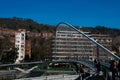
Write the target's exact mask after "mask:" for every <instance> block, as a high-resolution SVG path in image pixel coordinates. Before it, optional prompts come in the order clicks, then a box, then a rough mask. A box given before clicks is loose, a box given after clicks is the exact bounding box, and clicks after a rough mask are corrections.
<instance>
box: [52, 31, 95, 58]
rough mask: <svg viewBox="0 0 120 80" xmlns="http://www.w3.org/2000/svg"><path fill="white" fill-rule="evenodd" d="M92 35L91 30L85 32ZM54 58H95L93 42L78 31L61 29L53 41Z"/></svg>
mask: <svg viewBox="0 0 120 80" xmlns="http://www.w3.org/2000/svg"><path fill="white" fill-rule="evenodd" d="M84 33H85V34H88V36H90V33H89V32H84ZM53 42H54V43H53V59H59V60H64V59H90V60H92V59H93V57H94V56H93V55H94V49H93V46H94V45H93V44H92V43H91V42H90V41H88V40H87V39H86V38H85V37H84V36H82V35H81V34H79V33H78V32H76V31H69V30H68V31H65V30H59V31H57V33H56V37H55V39H54V41H53Z"/></svg>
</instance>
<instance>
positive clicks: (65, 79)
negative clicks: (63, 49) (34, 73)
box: [15, 74, 79, 80]
mask: <svg viewBox="0 0 120 80" xmlns="http://www.w3.org/2000/svg"><path fill="white" fill-rule="evenodd" d="M78 77H79V75H68V74H60V75H50V76H40V77H31V78H22V79H15V80H75V79H76V78H78Z"/></svg>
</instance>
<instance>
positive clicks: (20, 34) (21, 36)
mask: <svg viewBox="0 0 120 80" xmlns="http://www.w3.org/2000/svg"><path fill="white" fill-rule="evenodd" d="M25 33H26V31H25V30H24V29H19V30H18V31H16V32H15V47H16V48H17V49H18V53H19V54H18V58H17V59H16V62H15V63H20V62H21V61H22V60H24V58H25Z"/></svg>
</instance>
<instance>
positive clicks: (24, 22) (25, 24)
mask: <svg viewBox="0 0 120 80" xmlns="http://www.w3.org/2000/svg"><path fill="white" fill-rule="evenodd" d="M0 27H3V28H9V29H19V28H21V29H26V30H28V31H32V32H41V31H50V32H52V31H54V29H55V28H54V27H53V26H50V25H45V24H39V23H37V22H35V21H33V20H32V19H24V18H17V17H13V18H0ZM51 27H52V28H51Z"/></svg>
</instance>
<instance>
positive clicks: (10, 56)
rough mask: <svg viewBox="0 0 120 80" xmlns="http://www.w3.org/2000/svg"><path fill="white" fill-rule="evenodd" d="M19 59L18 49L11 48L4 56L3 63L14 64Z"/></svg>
mask: <svg viewBox="0 0 120 80" xmlns="http://www.w3.org/2000/svg"><path fill="white" fill-rule="evenodd" d="M17 57H18V52H17V48H15V47H13V48H11V50H10V51H7V52H5V53H4V54H3V55H2V58H1V62H2V63H3V64H6V63H14V62H15V60H16V59H17Z"/></svg>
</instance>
